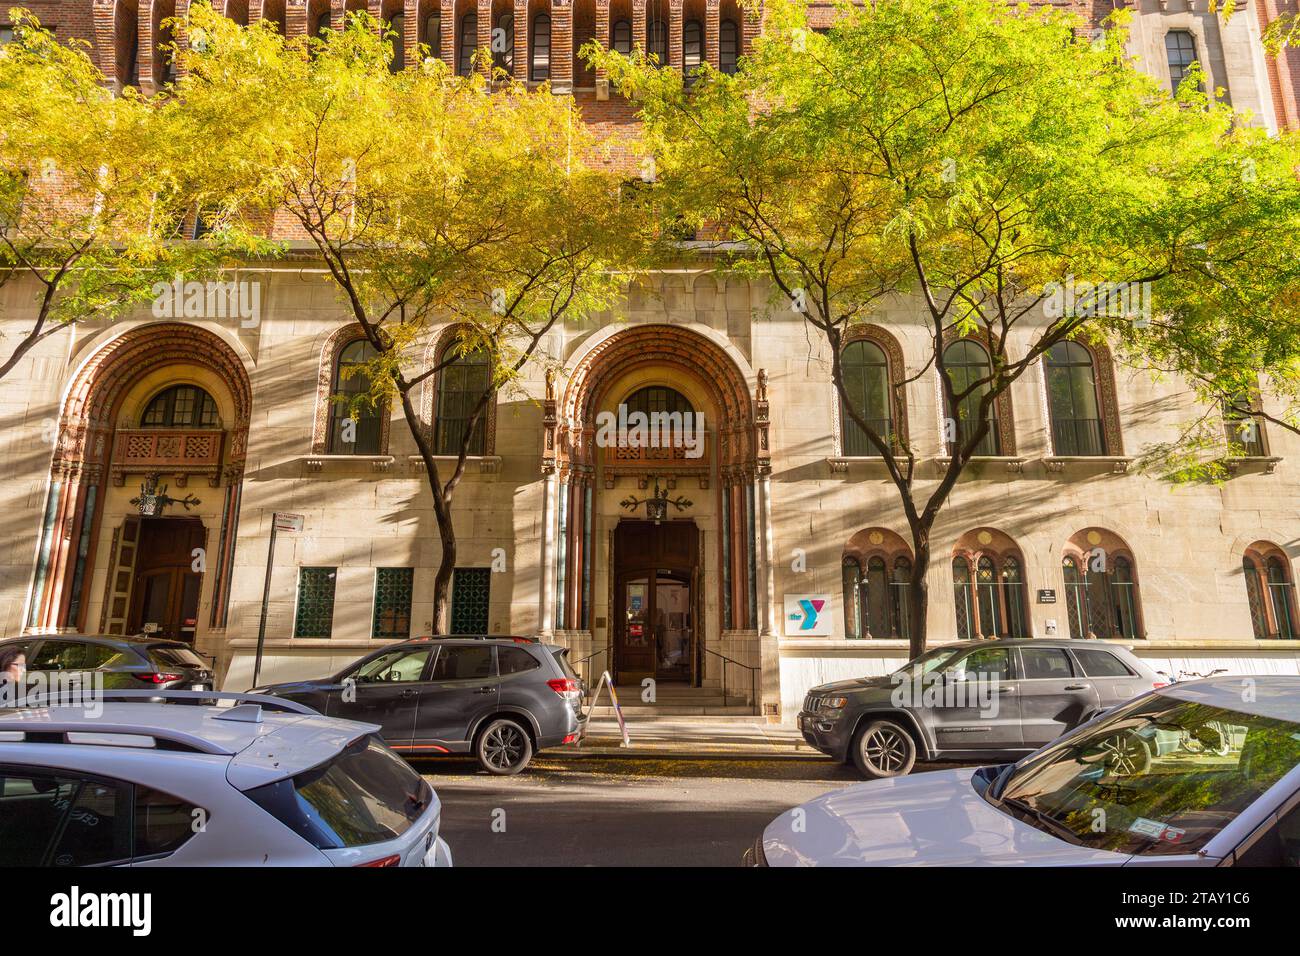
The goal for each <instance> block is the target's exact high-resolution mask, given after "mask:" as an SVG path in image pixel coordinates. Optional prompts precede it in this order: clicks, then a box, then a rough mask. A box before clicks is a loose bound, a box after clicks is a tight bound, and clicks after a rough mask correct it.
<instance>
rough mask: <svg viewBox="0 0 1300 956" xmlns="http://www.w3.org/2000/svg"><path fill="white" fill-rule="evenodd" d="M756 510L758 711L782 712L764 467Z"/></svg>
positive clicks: (768, 483)
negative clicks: (757, 550)
mask: <svg viewBox="0 0 1300 956" xmlns="http://www.w3.org/2000/svg"><path fill="white" fill-rule="evenodd" d="M754 499H755V501H754V505H755V507H754V510H755V511H756V512H757V515H756V520H757V523H758V532H757V538H758V541H757V544H758V549H759V554H758V562H757V564H758V661H757V663H758V664H759V665H760V666H761V667H762V672H761V673H760V674H759V681H760V688H761V689H760V691H759V698H760V699H759V701H758V702H757V703H758V705H759V706H758V708H757V709H758V713H759V715H760V716H761V715H765V714H780V711H781V650H780V644H779V641H780V634H779V633H777V629H776V613H775V608H776V574H775V570H776V568H775V565H774V557H775V550H774V547H773V539H772V478H771V474H770V472H769V471H767V470H761V471H760V472H759V474H758V477H757V478H756V479H755V481H754Z"/></svg>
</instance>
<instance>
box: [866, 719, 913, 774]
mask: <svg viewBox="0 0 1300 956" xmlns="http://www.w3.org/2000/svg"><path fill="white" fill-rule="evenodd" d="M907 752H908V742H907V741H906V740H904V739H903V736H902V734H900V733H899V732H898V731H897V730H894V729H893V728H892V727H877V728H875V729H874V730H872V731H871V732H870V733H869V734H867V735H866V736H865V737H863V738H862V754H863V756H864V757H865V758H866V762H867V763H868V764H870V765H871V766H872V768H874V769H875V770H876V771H877V772H878V773H880V774H881V775H882V776H889V775H890V774H895V773H898V771H899V770H900V769H902V767H903V765H904V764H905V763H906V762H907Z"/></svg>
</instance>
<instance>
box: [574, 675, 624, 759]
mask: <svg viewBox="0 0 1300 956" xmlns="http://www.w3.org/2000/svg"><path fill="white" fill-rule="evenodd" d="M603 687H608V688H609V702H610V703H611V704H613V706H614V716H615V717H617V718H618V729H619V731H620V732H621V733H622V735H623V743H622V746H624V747H629V746H631V741H629V740H628V736H627V722H626V721H625V720H624V719H623V708H622V707H620V706H618V694H616V693H614V678H612V677H610V676H609V671H604V672H602V673H601V675H600V681H599V682H598V683H597V684H596V693H594V694H592V695H591V704H590V705H589V706H588V708H587V713H588V714H592V713H594V712H595V710H596V702H597V701H598V700H600V691H601V688H603ZM590 725H591V718H590V717H588V718H587V719H586V720H585V721H583V724H582V732H581V733H580V734H579V735H578V746H579V747H581V746H582V740H583V738H584V737H586V736H587V728H588V727H589V726H590Z"/></svg>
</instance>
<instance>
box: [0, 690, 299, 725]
mask: <svg viewBox="0 0 1300 956" xmlns="http://www.w3.org/2000/svg"><path fill="white" fill-rule="evenodd" d="M159 698H162V701H161V703H167V702H170V701H174V700H195V701H211V700H230V701H235V702H236V703H237V704H259V705H261V706H262V707H270V708H271V709H273V710H283V711H288V712H289V713H293V714H305V715H307V716H309V717H319V716H320V711H318V710H315V709H314V708H312V707H309V706H307V705H306V704H300V703H298V701H296V700H286V699H285V698H283V697H272V696H270V695H269V694H240V693H235V692H233V691H223V690H108V689H105V690H96V689H94V688H91V687H86V688H66V689H64V690H57V691H53V692H46V693H39V694H29V695H27V696H26V697H19V698H17V699H16V700H15V702H14V708H17V709H21V708H23V707H65V706H68V707H71V706H75V705H76V704H77V703H79V702H81V701H84V700H86V699H90V700H92V701H96V702H98V701H106V700H138V701H143V702H144V703H155V704H156V703H159V702H160V701H159ZM14 708H5V709H14ZM240 709H241V708H240V707H238V706H236V707H232V708H228V709H227V710H230V711H238V710H240ZM0 712H2V711H0ZM226 719H229V720H241V719H243V720H247V719H248V718H247V717H246V716H245V717H239V716H232V717H228V718H226Z"/></svg>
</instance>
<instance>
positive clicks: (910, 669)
mask: <svg viewBox="0 0 1300 956" xmlns="http://www.w3.org/2000/svg"><path fill="white" fill-rule="evenodd" d="M962 650H963V649H962V648H960V647H937V648H935V649H934V650H932V651H927V652H926V653H924V654H922V655H921V656H920V657H915V658H913V659H912V660H910V661H908V662H907V663H906V664H904V665H903V666H902V667H900V668H899V669H898V670H896V671H894V673H893V674H890V675H889V676H890V677H895V676H899V677H907V678H917V677H924V676H925V675H926V674H928V673H930V672H931V671H933V670H936V669H937V668H940V667H942V666H943V665H944V664H946V663H947V662H948V661H950V660H952V658H953V657H955V656H956V655H957V654H960V653H961V651H962Z"/></svg>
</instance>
